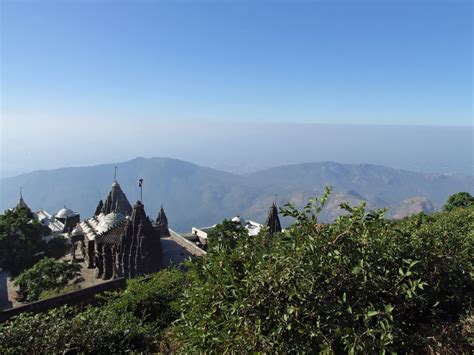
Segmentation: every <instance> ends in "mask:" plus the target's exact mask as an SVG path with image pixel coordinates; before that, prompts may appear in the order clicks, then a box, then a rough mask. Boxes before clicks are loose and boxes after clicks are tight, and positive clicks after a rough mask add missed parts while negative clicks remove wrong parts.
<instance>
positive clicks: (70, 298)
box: [0, 277, 127, 323]
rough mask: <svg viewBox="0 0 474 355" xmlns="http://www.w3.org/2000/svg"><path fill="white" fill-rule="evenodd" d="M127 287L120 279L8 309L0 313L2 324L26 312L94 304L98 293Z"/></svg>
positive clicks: (122, 279)
mask: <svg viewBox="0 0 474 355" xmlns="http://www.w3.org/2000/svg"><path fill="white" fill-rule="evenodd" d="M126 286H127V281H126V279H125V278H124V277H121V278H119V279H115V280H111V281H107V282H104V283H101V284H99V285H95V286H91V287H87V288H83V289H81V290H77V291H72V292H68V293H65V294H63V295H59V296H55V297H51V298H48V299H45V300H41V301H37V302H33V303H28V304H25V305H22V306H19V307H16V308H10V309H6V310H4V311H1V312H0V323H2V322H4V321H6V320H8V319H10V318H11V317H13V316H16V315H19V314H21V313H24V312H29V313H33V314H36V313H41V312H46V311H48V310H50V309H53V308H57V307H61V306H64V305H68V306H75V305H86V304H89V303H92V302H94V300H95V296H96V295H97V294H98V293H101V292H105V291H116V290H121V289H124V288H125V287H126Z"/></svg>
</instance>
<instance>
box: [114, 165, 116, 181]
mask: <svg viewBox="0 0 474 355" xmlns="http://www.w3.org/2000/svg"><path fill="white" fill-rule="evenodd" d="M114 181H117V167H114Z"/></svg>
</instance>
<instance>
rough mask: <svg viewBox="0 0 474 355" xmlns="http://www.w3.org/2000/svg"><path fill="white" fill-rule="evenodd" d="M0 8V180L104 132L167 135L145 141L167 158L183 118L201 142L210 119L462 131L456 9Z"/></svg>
mask: <svg viewBox="0 0 474 355" xmlns="http://www.w3.org/2000/svg"><path fill="white" fill-rule="evenodd" d="M0 9H1V19H0V23H1V25H0V26H1V27H0V29H1V41H0V42H1V44H0V46H1V48H0V49H1V95H0V98H1V115H2V119H1V127H0V128H1V130H2V132H1V133H2V135H1V137H2V151H3V152H2V165H3V167H2V170H3V171H12V172H13V171H15V172H16V171H20V170H22V169H23V170H31V169H28V168H27V167H30V166H31V167H33V166H34V168H37V167H38V166H39V167H41V166H43V165H41V159H40V158H38V157H44V158H43V159H44V161H45V162H48V163H47V164H46V163H45V164H44V167H50V166H51V165H54V164H56V165H57V166H59V164H65V163H64V159H62V160H56V161H55V162H52V161H54V159H53V158H54V155H55V153H54V152H55V151H56V152H62V153H64V150H69V151H70V152H71V156H73V157H71V160H70V162H73V161H74V162H75V161H77V157H76V155H77V154H85V153H84V152H90V150H91V146H94V145H95V144H96V145H97V146H100V145H101V144H102V145H103V146H104V147H107V146H114V147H117V144H116V143H117V142H116V141H115V142H114V141H113V140H114V139H117V138H115V137H111V136H110V134H108V133H107V127H108V126H116V125H121V124H123V123H124V122H125V123H126V124H125V125H124V127H128V126H130V125H132V126H133V127H137V126H138V127H142V128H141V130H143V131H144V132H146V133H147V134H148V135H149V134H150V130H151V129H153V130H156V129H158V130H159V129H160V128H159V127H160V124H159V122H164V123H163V125H168V126H170V125H171V126H172V127H174V128H173V129H172V131H173V132H174V134H175V135H174V136H160V137H161V138H160V139H162V140H164V141H162V142H161V143H160V144H163V145H164V146H167V147H174V148H176V149H175V150H176V151H177V152H178V153H173V152H171V153H170V154H168V155H173V154H174V155H180V154H181V153H179V152H180V149H184V148H180V147H178V146H176V144H177V142H179V134H180V133H179V132H180V127H181V128H183V129H184V128H185V127H186V126H188V125H189V122H192V123H193V124H194V123H196V122H197V124H196V125H195V126H193V127H195V129H196V134H198V133H199V131H201V130H205V131H206V132H207V135H208V137H210V138H209V139H211V140H212V136H213V135H212V130H213V129H214V128H213V127H214V125H213V124H212V123H209V122H222V121H226V122H229V124H230V125H232V124H234V123H235V124H236V125H246V126H247V127H248V129H249V130H251V129H252V125H253V124H254V123H256V122H262V121H268V122H289V123H296V122H300V123H330V124H382V125H383V124H388V125H428V126H432V125H444V126H464V127H466V126H471V127H472V10H473V9H472V3H471V1H469V0H465V1H463V0H461V1H456V0H446V1H436V0H429V1H428V0H423V1H422V0H418V1H417V0H410V1H408V0H406V1H405V0H393V1H390V0H377V1H375V0H374V1H363V0H361V1H355V0H350V1H349V0H348V1H338V0H336V1H334V0H331V1H329V0H328V1H298V0H297V1H289V0H288V1H270V0H269V1H260V2H259V1H239V0H234V1H225V0H224V1H198V0H194V1H173V2H172V1H158V0H157V1H108V0H77V1H67V0H58V1H46V0H42V1H39V0H38V1H27V0H23V1H7V0H3V1H0ZM132 121H133V123H131V122H132ZM199 122H202V124H199ZM32 127H35V129H34V130H32ZM88 131H95V132H94V133H93V134H92V133H91V134H90V135H89V134H88V133H87V132H88ZM119 131H120V130H119ZM129 132H136V130H132V131H129ZM469 132H470V134H471V140H472V130H469ZM217 134H225V131H222V130H216V131H215V135H217ZM126 135H127V132H126V131H124V130H122V137H121V138H120V139H125V136H126ZM142 137H143V136H140V135H132V134H131V133H130V134H129V135H128V136H127V137H126V139H127V149H128V150H127V153H124V152H123V151H122V152H117V151H114V152H112V153H111V154H110V155H108V156H104V158H103V160H105V161H107V160H109V159H113V158H114V156H117V155H120V154H119V153H121V156H125V155H127V154H128V155H130V156H131V157H133V156H136V155H148V156H150V155H160V154H159V151H158V152H156V150H157V149H149V150H148V151H143V150H141V149H137V150H135V151H134V150H133V142H134V141H139V140H140V139H142ZM196 139H199V138H196ZM421 139H422V138H421ZM64 142H66V143H64ZM20 144H21V145H22V146H21V147H19V146H20ZM59 144H68V145H69V146H67V147H61V146H58V145H59ZM129 146H132V148H130V147H129ZM124 149H125V148H124ZM203 149H204V148H203ZM106 150H107V151H108V149H106ZM171 150H172V149H171ZM23 151H26V152H29V153H27V154H26V155H25V153H23V156H20V155H16V154H17V153H18V154H19V152H23ZM471 151H472V145H471ZM81 152H82V153H81ZM62 153H61V154H59V153H57V155H61V156H62V155H63V154H62ZM191 153H193V154H194V153H196V152H195V151H191ZM234 153H235V152H234ZM296 153H297V152H296ZM51 154H53V156H51ZM87 154H89V153H87ZM7 155H8V156H7ZM181 155H183V154H181ZM184 155H186V154H184ZM188 155H189V154H188ZM87 157H88V158H87ZM96 158H97V157H94V156H91V155H90V154H89V155H87V156H86V157H84V159H82V160H84V161H85V163H87V161H90V162H95V160H96ZM369 158H370V157H369ZM38 159H39V160H38ZM87 159H89V160H87ZM82 160H81V161H82ZM369 160H370V159H369ZM11 162H13V163H11ZM15 165H17V166H15Z"/></svg>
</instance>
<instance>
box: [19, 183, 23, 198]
mask: <svg viewBox="0 0 474 355" xmlns="http://www.w3.org/2000/svg"><path fill="white" fill-rule="evenodd" d="M20 198H21V199H22V198H23V187H21V186H20Z"/></svg>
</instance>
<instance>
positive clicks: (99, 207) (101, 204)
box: [94, 199, 104, 216]
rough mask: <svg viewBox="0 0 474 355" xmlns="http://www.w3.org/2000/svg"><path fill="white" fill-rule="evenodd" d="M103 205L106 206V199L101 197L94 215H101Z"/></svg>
mask: <svg viewBox="0 0 474 355" xmlns="http://www.w3.org/2000/svg"><path fill="white" fill-rule="evenodd" d="M103 207H104V201H102V199H100V200H99V204H98V205H97V207H96V209H95V212H94V216H98V215H100V213H101V212H102V208H103Z"/></svg>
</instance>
